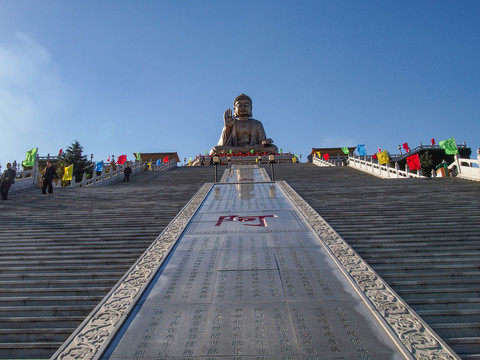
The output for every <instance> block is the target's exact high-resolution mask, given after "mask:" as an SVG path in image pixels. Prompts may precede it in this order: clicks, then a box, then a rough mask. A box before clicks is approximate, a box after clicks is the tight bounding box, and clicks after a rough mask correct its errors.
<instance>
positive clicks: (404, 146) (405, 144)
mask: <svg viewBox="0 0 480 360" xmlns="http://www.w3.org/2000/svg"><path fill="white" fill-rule="evenodd" d="M402 146H403V148H404V149H405V151H406V152H410V148H409V147H408V143H403V145H402Z"/></svg>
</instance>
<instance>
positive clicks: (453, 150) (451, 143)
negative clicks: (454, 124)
mask: <svg viewBox="0 0 480 360" xmlns="http://www.w3.org/2000/svg"><path fill="white" fill-rule="evenodd" d="M438 145H440V147H441V148H442V149H443V150H445V154H447V155H455V154H458V148H457V143H456V142H455V138H454V137H451V138H449V139H447V140H442V141H440V142H439V143H438Z"/></svg>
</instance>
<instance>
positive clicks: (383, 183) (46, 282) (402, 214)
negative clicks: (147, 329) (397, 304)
mask: <svg viewBox="0 0 480 360" xmlns="http://www.w3.org/2000/svg"><path fill="white" fill-rule="evenodd" d="M224 169H225V168H224V167H219V177H220V176H221V174H222V172H223V170H224ZM266 169H267V172H268V173H270V167H266ZM275 178H276V180H286V181H288V183H289V184H290V185H291V186H292V187H293V188H294V189H295V190H296V191H297V192H298V193H299V194H300V195H301V196H302V197H304V199H305V200H307V201H308V202H309V203H310V205H312V206H313V207H314V208H315V209H316V210H317V211H318V212H319V213H320V215H321V216H323V217H324V218H325V219H326V220H327V221H328V222H329V223H330V224H331V225H332V226H333V227H334V228H335V229H336V230H337V231H338V232H339V233H340V235H341V236H342V237H343V238H344V239H345V240H346V241H348V242H349V244H350V245H351V246H352V247H353V248H354V249H355V250H356V251H357V252H358V253H359V254H360V255H361V256H362V257H363V258H364V259H365V260H366V261H367V262H368V263H369V264H370V265H371V266H372V267H373V268H374V270H376V271H377V273H379V274H380V276H382V277H383V278H384V279H385V280H386V281H387V282H388V283H389V284H390V286H391V287H392V288H393V289H394V290H395V291H397V293H398V294H400V295H401V296H402V297H403V298H404V299H405V300H406V301H407V302H408V303H409V305H410V306H411V307H412V308H413V309H414V310H415V311H416V312H417V313H418V314H420V315H421V316H422V317H423V318H424V319H425V320H426V321H427V323H428V324H429V325H430V326H431V327H432V328H433V329H434V330H435V331H436V332H437V333H438V334H439V335H441V336H442V337H443V338H444V339H445V340H446V342H447V343H448V344H449V345H450V346H451V347H452V348H453V349H454V350H455V351H456V352H457V353H458V354H459V355H460V356H461V357H462V358H463V359H480V345H479V344H480V294H479V293H480V286H479V285H480V261H479V260H480V236H479V234H480V231H479V230H480V206H478V205H479V200H480V184H478V183H476V182H469V181H466V180H461V179H400V180H393V179H392V180H381V179H378V178H375V177H373V176H370V175H367V174H364V173H362V172H359V171H356V170H354V169H350V168H330V167H329V168H319V167H316V166H314V165H311V164H281V165H276V166H275ZM213 179H214V169H213V168H212V167H208V166H207V167H203V168H202V167H194V168H184V167H180V168H177V169H175V170H171V171H167V172H162V173H155V172H153V173H152V172H149V173H142V174H139V175H136V176H134V177H133V178H132V179H131V180H132V181H131V182H130V183H117V184H115V185H112V186H108V187H100V188H91V189H88V188H87V189H77V190H68V189H64V190H59V191H56V192H55V193H54V194H53V195H45V196H42V195H41V194H40V191H38V190H36V191H34V192H23V193H19V194H14V195H12V196H11V200H9V201H6V202H2V203H0V212H1V215H2V216H0V254H1V256H0V358H2V359H8V358H10V359H21V358H29V359H42V358H48V357H50V356H51V355H52V354H53V353H54V352H55V350H56V349H57V348H58V347H59V346H60V344H61V343H63V342H64V341H65V340H66V339H67V337H68V336H69V335H70V334H71V332H72V331H73V330H74V329H75V328H76V327H77V326H78V325H79V324H80V323H81V321H82V320H83V319H84V318H85V316H86V315H88V314H89V313H90V311H91V310H92V309H93V308H94V307H95V306H96V304H97V303H98V302H99V301H100V300H101V299H102V298H103V297H104V296H105V295H106V294H107V293H108V291H109V290H110V289H111V288H112V286H113V285H114V284H115V283H116V282H117V281H118V280H119V279H120V278H121V277H122V275H123V274H124V273H125V271H126V270H127V269H128V268H129V267H130V266H131V265H132V264H133V263H134V262H135V261H136V259H137V258H138V257H139V256H140V255H141V254H142V252H143V251H144V250H145V249H146V248H147V247H148V246H149V245H150V243H151V242H152V241H153V240H154V239H155V238H156V237H157V236H158V234H160V232H161V231H162V229H163V228H164V227H165V226H166V225H167V224H168V223H169V222H170V220H171V219H173V217H174V216H175V215H176V214H177V213H178V211H179V210H180V209H181V208H182V207H183V206H184V204H185V203H186V202H187V201H188V200H189V199H190V198H191V197H192V196H193V195H194V194H195V193H196V191H197V190H198V189H199V188H200V186H201V185H203V184H204V183H205V182H212V181H213Z"/></svg>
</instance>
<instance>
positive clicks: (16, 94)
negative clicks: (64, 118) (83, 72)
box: [0, 33, 66, 163]
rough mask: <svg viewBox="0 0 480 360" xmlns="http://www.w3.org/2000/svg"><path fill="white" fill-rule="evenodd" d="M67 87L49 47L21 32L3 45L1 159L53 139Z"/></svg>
mask: <svg viewBox="0 0 480 360" xmlns="http://www.w3.org/2000/svg"><path fill="white" fill-rule="evenodd" d="M65 100H66V96H65V86H64V85H63V84H62V82H61V80H60V78H59V76H58V71H57V68H56V64H55V63H54V62H53V60H52V57H51V55H50V54H49V52H48V50H47V49H46V48H45V47H44V46H42V45H41V44H40V43H39V42H38V41H36V40H35V39H34V38H33V37H31V36H29V35H27V34H23V33H17V34H16V35H15V39H14V41H13V43H11V44H8V45H6V44H0V161H2V163H6V162H7V161H11V160H12V159H17V160H18V159H20V158H21V157H23V156H24V154H25V152H26V151H27V150H29V149H30V148H32V147H37V146H38V147H40V146H42V145H43V146H45V145H46V144H48V142H49V141H51V136H53V135H51V134H54V132H55V125H56V123H58V122H59V120H60V119H61V114H62V112H63V110H64V109H65Z"/></svg>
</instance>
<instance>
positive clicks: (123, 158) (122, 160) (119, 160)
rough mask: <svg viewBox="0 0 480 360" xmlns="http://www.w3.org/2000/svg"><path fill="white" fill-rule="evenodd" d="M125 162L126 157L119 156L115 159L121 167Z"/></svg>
mask: <svg viewBox="0 0 480 360" xmlns="http://www.w3.org/2000/svg"><path fill="white" fill-rule="evenodd" d="M126 161H127V155H120V156H119V157H118V159H117V164H120V165H123V164H125V162H126Z"/></svg>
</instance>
